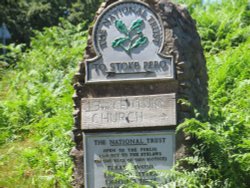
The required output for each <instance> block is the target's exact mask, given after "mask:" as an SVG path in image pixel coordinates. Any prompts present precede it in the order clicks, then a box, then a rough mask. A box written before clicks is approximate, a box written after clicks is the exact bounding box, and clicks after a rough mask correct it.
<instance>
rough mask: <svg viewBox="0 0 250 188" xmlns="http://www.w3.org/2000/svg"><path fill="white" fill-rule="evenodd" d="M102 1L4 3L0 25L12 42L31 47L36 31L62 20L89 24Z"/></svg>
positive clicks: (9, 0)
mask: <svg viewBox="0 0 250 188" xmlns="http://www.w3.org/2000/svg"><path fill="white" fill-rule="evenodd" d="M101 1H102V0H88V1H86V0H71V1H68V0H53V1H51V0H18V1H17V0H1V3H0V10H1V11H0V24H2V23H3V22H4V23H6V25H7V27H8V29H9V31H10V33H11V34H12V39H11V40H10V42H16V43H26V44H29V42H30V38H31V37H32V36H34V34H33V30H40V31H41V30H42V29H43V28H44V27H50V26H53V25H58V24H59V23H60V20H59V18H60V17H63V18H65V19H67V20H69V21H70V22H71V23H72V24H74V25H77V24H79V23H81V24H82V23H86V25H84V27H85V29H86V26H87V24H89V23H90V22H91V21H92V20H93V17H94V15H95V11H96V10H97V8H98V7H99V4H100V2H101Z"/></svg>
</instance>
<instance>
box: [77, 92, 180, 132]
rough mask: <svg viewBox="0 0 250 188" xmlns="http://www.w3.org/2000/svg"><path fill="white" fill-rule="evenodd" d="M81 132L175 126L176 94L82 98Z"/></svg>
mask: <svg viewBox="0 0 250 188" xmlns="http://www.w3.org/2000/svg"><path fill="white" fill-rule="evenodd" d="M81 110H82V111H81V113H82V116H81V121H82V123H81V124H82V129H83V130H88V129H105V128H132V127H133V128H134V127H157V126H171V125H176V99H175V94H161V95H141V96H126V97H106V98H83V99H82V107H81Z"/></svg>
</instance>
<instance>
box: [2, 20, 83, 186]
mask: <svg viewBox="0 0 250 188" xmlns="http://www.w3.org/2000/svg"><path fill="white" fill-rule="evenodd" d="M83 27H84V25H83V24H80V25H77V26H74V25H72V24H70V23H69V22H67V21H64V20H61V23H60V26H59V27H50V28H45V29H44V32H38V31H36V35H35V37H34V38H33V39H32V41H31V48H30V49H27V50H26V52H25V53H23V54H21V56H20V55H18V56H20V57H19V60H18V61H17V63H16V64H17V65H16V67H14V68H11V69H8V70H6V71H5V73H4V75H3V77H2V81H1V88H3V90H1V91H2V92H1V98H0V100H1V103H0V132H1V134H0V143H1V144H4V143H7V142H8V143H10V142H13V141H15V143H16V144H17V143H18V142H16V141H17V140H19V141H22V142H33V145H32V146H31V147H27V148H24V149H23V150H22V151H17V152H18V153H19V156H18V158H19V160H20V164H19V165H18V166H19V168H18V171H19V173H18V174H16V175H15V176H16V178H14V179H11V178H13V177H8V176H7V178H6V177H5V179H4V180H1V181H0V186H8V185H9V186H12V185H13V181H18V182H19V184H20V185H22V186H23V187H25V185H29V186H31V185H33V186H37V185H39V186H41V187H53V186H60V187H65V186H66V187H69V186H70V181H71V173H72V172H71V171H72V170H71V165H72V164H71V163H72V162H71V159H70V158H69V150H70V148H71V147H72V143H71V139H70V131H71V128H72V125H73V121H72V115H71V114H72V106H73V102H72V99H71V96H72V94H73V88H72V77H73V74H74V73H75V72H76V67H77V63H78V61H79V60H81V55H82V52H83V50H84V47H85V44H86V36H85V31H83ZM12 47H13V46H12ZM13 48H14V47H13ZM16 48H18V46H17V47H16ZM13 53H14V52H13ZM22 142H21V143H22ZM15 143H13V144H15ZM2 148H3V149H4V148H5V145H3V146H2ZM1 156H2V157H3V158H5V157H6V156H5V154H4V153H3V154H1ZM4 156H5V157H4ZM9 162H10V161H8V160H7V158H6V160H3V166H1V163H0V169H4V166H6V165H8V164H9ZM11 168H16V167H11ZM12 171H13V173H14V170H13V169H12ZM13 176H14V175H13Z"/></svg>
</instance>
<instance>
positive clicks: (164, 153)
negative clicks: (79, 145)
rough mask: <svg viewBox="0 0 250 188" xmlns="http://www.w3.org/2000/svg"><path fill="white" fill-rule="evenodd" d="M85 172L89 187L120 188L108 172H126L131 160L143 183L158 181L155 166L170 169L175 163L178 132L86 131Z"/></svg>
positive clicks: (160, 168)
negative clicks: (125, 168)
mask: <svg viewBox="0 0 250 188" xmlns="http://www.w3.org/2000/svg"><path fill="white" fill-rule="evenodd" d="M84 144H85V146H84V147H85V148H84V152H85V153H84V156H85V158H84V167H85V169H84V172H85V175H84V177H85V186H86V188H111V187H112V188H118V187H119V185H120V184H119V183H115V182H113V180H112V179H113V178H112V177H110V176H105V171H107V170H108V171H112V172H117V173H122V172H123V170H124V167H125V166H126V164H128V163H132V164H133V165H134V166H135V169H136V170H137V172H138V174H139V176H140V182H141V183H143V184H145V183H146V181H147V180H156V177H155V175H153V174H147V173H146V172H148V171H149V170H151V169H159V170H169V169H170V168H171V167H172V166H173V163H174V153H175V134H174V131H151V132H143V131H141V132H126V133H121V132H120V133H85V134H84Z"/></svg>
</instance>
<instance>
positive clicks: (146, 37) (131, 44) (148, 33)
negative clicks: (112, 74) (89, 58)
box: [93, 1, 164, 56]
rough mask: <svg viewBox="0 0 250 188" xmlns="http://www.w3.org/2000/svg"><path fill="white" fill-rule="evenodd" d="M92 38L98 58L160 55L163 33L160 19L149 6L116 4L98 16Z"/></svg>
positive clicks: (128, 3) (134, 2)
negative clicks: (101, 56) (153, 53)
mask: <svg viewBox="0 0 250 188" xmlns="http://www.w3.org/2000/svg"><path fill="white" fill-rule="evenodd" d="M93 38H94V48H95V51H96V52H97V53H98V54H99V55H101V54H102V55H103V56H105V54H106V55H107V54H109V55H110V54H112V55H114V56H126V55H127V56H132V55H133V56H137V55H139V54H140V55H142V54H145V55H146V54H151V53H152V52H155V53H158V52H160V51H161V49H162V46H163V42H164V32H163V26H162V22H161V19H160V18H159V16H158V15H157V14H156V13H155V12H154V10H152V9H151V8H150V6H148V5H147V4H145V3H142V2H139V1H118V2H116V3H113V4H112V5H110V6H108V7H107V8H106V9H105V10H104V11H103V13H102V14H101V15H100V16H99V17H98V19H97V21H96V24H95V26H94V30H93ZM109 55H107V56H109Z"/></svg>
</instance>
